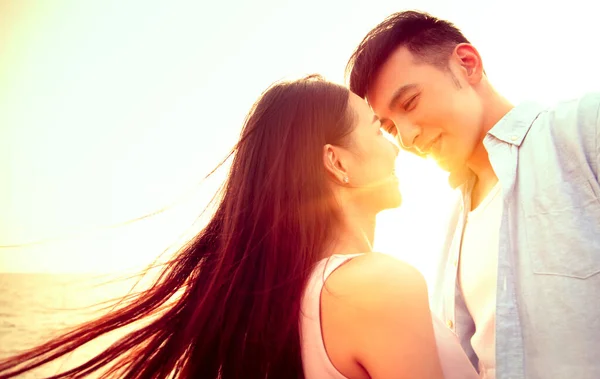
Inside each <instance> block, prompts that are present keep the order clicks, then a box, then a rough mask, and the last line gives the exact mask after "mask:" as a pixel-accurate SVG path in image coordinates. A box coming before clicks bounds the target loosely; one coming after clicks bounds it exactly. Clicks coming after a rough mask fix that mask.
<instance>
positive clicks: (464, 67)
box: [454, 43, 484, 85]
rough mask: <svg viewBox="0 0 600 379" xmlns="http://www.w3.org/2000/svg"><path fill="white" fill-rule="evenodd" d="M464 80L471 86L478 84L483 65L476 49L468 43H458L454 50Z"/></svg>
mask: <svg viewBox="0 0 600 379" xmlns="http://www.w3.org/2000/svg"><path fill="white" fill-rule="evenodd" d="M454 55H455V57H456V58H457V60H458V63H459V65H460V67H461V71H462V74H463V77H464V79H465V80H466V81H467V82H468V83H469V84H471V85H474V84H478V83H479V82H480V81H481V78H482V77H483V74H484V72H483V63H482V61H481V56H480V55H479V52H478V51H477V49H476V48H475V47H474V46H473V45H471V44H468V43H460V44H458V45H457V46H456V47H455V48H454Z"/></svg>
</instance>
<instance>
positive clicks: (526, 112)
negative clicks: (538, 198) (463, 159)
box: [448, 102, 543, 189]
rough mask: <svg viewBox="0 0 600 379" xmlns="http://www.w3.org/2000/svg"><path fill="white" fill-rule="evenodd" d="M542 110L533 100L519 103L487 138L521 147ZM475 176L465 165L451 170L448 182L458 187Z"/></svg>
mask: <svg viewBox="0 0 600 379" xmlns="http://www.w3.org/2000/svg"><path fill="white" fill-rule="evenodd" d="M542 110H543V107H542V106H540V105H539V104H536V103H532V102H528V103H523V104H520V105H517V106H516V107H514V108H513V109H511V110H510V111H508V113H507V114H505V115H504V117H502V118H501V119H500V120H499V121H498V122H497V123H496V125H494V126H493V127H492V129H490V131H489V132H487V134H486V139H488V138H490V136H491V137H493V138H495V139H497V140H498V141H501V142H504V143H507V144H510V145H514V146H517V147H520V146H521V143H523V140H524V139H525V136H526V135H527V132H529V129H530V128H531V125H532V124H533V122H534V121H535V119H536V118H537V117H538V116H539V114H540V113H541V112H542ZM484 141H485V140H484ZM484 146H485V144H484ZM489 153H490V152H489V151H488V154H489ZM473 176H474V173H473V171H471V169H469V168H468V167H466V166H464V167H462V168H460V169H458V170H456V171H453V172H451V173H450V176H449V177H448V182H449V184H450V186H451V187H452V188H453V189H456V188H458V187H460V186H461V185H463V184H465V183H467V182H468V181H469V179H471V178H473Z"/></svg>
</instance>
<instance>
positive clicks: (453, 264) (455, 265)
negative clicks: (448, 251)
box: [452, 258, 458, 267]
mask: <svg viewBox="0 0 600 379" xmlns="http://www.w3.org/2000/svg"><path fill="white" fill-rule="evenodd" d="M452 266H454V267H458V259H456V258H454V260H453V261H452Z"/></svg>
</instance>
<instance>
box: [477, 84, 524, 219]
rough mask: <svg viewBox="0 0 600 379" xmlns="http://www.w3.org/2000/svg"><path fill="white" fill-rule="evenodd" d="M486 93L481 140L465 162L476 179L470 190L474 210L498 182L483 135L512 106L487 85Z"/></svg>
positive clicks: (512, 106)
mask: <svg viewBox="0 0 600 379" xmlns="http://www.w3.org/2000/svg"><path fill="white" fill-rule="evenodd" d="M488 91H489V92H488V93H486V94H485V95H486V96H484V98H485V99H487V100H484V109H485V111H484V115H485V116H484V119H483V121H482V131H483V135H482V136H481V137H480V138H481V142H480V143H479V144H478V145H477V147H476V148H475V150H474V151H473V154H472V155H471V158H470V159H469V161H468V162H467V166H468V167H469V169H471V171H473V173H474V174H475V176H476V178H477V180H476V181H475V185H474V186H473V190H472V192H471V210H474V209H475V208H477V207H478V206H479V204H481V202H482V201H483V199H484V198H485V197H486V196H487V194H488V193H489V192H490V191H491V190H492V189H493V188H494V186H495V185H496V183H498V177H497V176H496V173H495V172H494V169H493V167H492V164H491V163H490V158H489V156H488V152H487V150H486V149H485V146H484V145H483V139H484V138H485V135H486V134H487V133H488V132H489V131H490V130H491V129H492V128H493V127H494V126H495V125H496V124H497V123H498V122H499V121H500V120H501V119H502V118H503V117H504V116H505V115H506V114H507V113H508V112H510V110H511V109H513V108H514V105H512V104H511V103H510V102H509V101H508V100H507V99H505V98H504V97H502V96H500V95H499V94H498V93H497V92H495V91H494V89H493V88H491V87H488Z"/></svg>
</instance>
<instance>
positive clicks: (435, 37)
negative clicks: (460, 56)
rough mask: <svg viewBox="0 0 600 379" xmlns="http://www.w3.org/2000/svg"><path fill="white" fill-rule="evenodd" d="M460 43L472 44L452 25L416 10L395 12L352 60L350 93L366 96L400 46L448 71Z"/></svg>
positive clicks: (381, 24)
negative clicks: (378, 74) (381, 69)
mask: <svg viewBox="0 0 600 379" xmlns="http://www.w3.org/2000/svg"><path fill="white" fill-rule="evenodd" d="M460 43H469V41H468V40H467V39H466V38H465V36H464V35H463V34H462V32H461V31H460V30H459V29H458V28H457V27H456V26H454V25H453V24H452V23H451V22H448V21H444V20H440V19H438V18H436V17H433V16H431V15H429V14H427V13H423V12H417V11H405V12H399V13H394V14H392V15H391V16H389V17H388V18H386V19H385V20H384V21H383V22H382V23H380V24H379V25H377V26H376V27H375V28H373V29H372V30H371V31H370V32H369V33H368V34H367V35H366V36H365V38H363V40H362V41H361V43H360V45H358V47H357V48H356V50H355V51H354V53H353V54H352V56H351V57H350V60H349V61H348V65H347V66H346V76H347V77H348V76H349V85H350V90H351V91H352V92H354V93H356V94H357V95H358V96H360V97H362V98H364V97H366V94H367V91H368V90H369V86H370V85H371V84H372V82H373V80H374V78H375V75H377V73H378V71H379V69H380V68H381V66H382V65H383V64H384V62H385V61H386V60H387V59H388V58H389V57H390V55H391V54H392V53H393V52H394V51H395V50H396V49H397V48H399V47H401V46H406V47H407V48H408V51H410V52H411V53H412V54H413V55H414V56H415V57H416V58H417V59H419V60H420V61H421V62H423V63H428V64H432V65H435V66H438V67H441V68H446V67H447V65H448V60H449V57H450V54H451V53H452V51H453V50H454V48H455V47H456V45H458V44H460Z"/></svg>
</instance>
